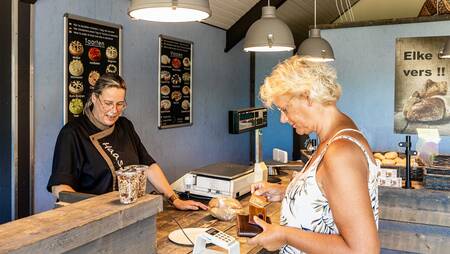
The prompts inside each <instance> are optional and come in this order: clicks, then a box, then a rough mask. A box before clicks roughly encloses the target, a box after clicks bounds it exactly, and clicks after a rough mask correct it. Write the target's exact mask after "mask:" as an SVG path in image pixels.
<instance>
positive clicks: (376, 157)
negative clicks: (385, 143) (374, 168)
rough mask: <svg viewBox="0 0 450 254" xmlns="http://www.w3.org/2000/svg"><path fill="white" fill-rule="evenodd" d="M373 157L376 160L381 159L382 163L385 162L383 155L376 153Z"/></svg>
mask: <svg viewBox="0 0 450 254" xmlns="http://www.w3.org/2000/svg"><path fill="white" fill-rule="evenodd" d="M373 157H375V159H379V160H380V161H382V160H384V159H385V158H384V155H383V154H381V153H374V154H373Z"/></svg>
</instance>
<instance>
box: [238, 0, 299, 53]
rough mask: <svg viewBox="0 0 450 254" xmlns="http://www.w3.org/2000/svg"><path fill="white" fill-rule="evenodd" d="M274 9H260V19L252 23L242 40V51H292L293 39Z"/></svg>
mask: <svg viewBox="0 0 450 254" xmlns="http://www.w3.org/2000/svg"><path fill="white" fill-rule="evenodd" d="M275 11H276V8H275V7H274V6H270V1H268V5H267V6H264V7H263V8H262V16H261V19H259V20H257V21H256V22H255V23H253V24H252V25H251V26H250V28H249V29H248V31H247V34H246V35H245V40H244V51H246V52H249V51H253V52H275V51H291V50H294V47H295V44H294V37H293V36H292V32H291V30H290V29H289V27H288V26H287V25H286V24H285V23H284V22H283V21H281V20H280V19H278V18H277V17H276V15H275Z"/></svg>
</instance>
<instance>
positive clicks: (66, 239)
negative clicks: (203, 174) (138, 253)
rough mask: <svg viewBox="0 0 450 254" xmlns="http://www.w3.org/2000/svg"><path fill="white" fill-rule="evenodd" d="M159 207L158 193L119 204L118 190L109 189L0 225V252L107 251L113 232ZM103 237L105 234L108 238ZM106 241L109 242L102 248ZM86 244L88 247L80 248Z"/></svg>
mask: <svg viewBox="0 0 450 254" xmlns="http://www.w3.org/2000/svg"><path fill="white" fill-rule="evenodd" d="M161 210H162V198H161V197H160V196H155V195H145V196H144V197H142V198H139V199H138V201H137V202H135V203H133V204H129V205H123V204H121V203H120V202H119V193H118V192H110V193H107V194H104V195H100V196H96V197H93V198H89V199H86V200H83V201H80V202H77V203H74V204H71V205H68V206H65V207H61V208H57V209H53V210H50V211H47V212H43V213H39V214H36V215H33V216H30V217H26V218H23V219H20V220H16V221H12V222H9V223H6V224H3V225H0V253H62V252H68V251H73V250H77V249H78V250H79V251H78V253H88V252H89V253H95V252H94V251H93V250H96V248H97V249H102V250H109V249H108V248H112V247H114V244H112V242H114V239H112V238H111V235H113V233H115V232H118V231H120V230H122V229H126V228H127V227H129V226H132V225H135V226H136V224H139V223H141V222H142V221H146V220H147V219H149V218H151V217H155V215H156V214H157V213H158V212H160V211H161ZM150 224H151V223H149V224H146V228H149V229H150V230H151V227H148V225H150ZM153 226H154V225H153ZM136 228H138V227H137V226H136ZM153 230H154V229H153ZM127 233H128V234H130V231H127ZM116 236H118V237H121V235H116ZM103 237H109V238H108V241H106V240H105V239H103ZM96 240H103V243H100V244H98V245H96V246H93V245H95V244H93V243H94V242H95V241H96ZM106 243H108V244H109V243H111V244H110V246H106V247H105V246H104V245H107V244H106ZM88 244H90V245H89V247H88V249H82V247H83V246H85V245H88ZM150 245H151V243H150ZM150 247H152V246H150ZM153 247H154V246H153ZM147 248H149V247H147ZM75 252H77V251H75ZM108 253H115V251H114V252H111V251H110V252H108Z"/></svg>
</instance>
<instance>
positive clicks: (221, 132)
mask: <svg viewBox="0 0 450 254" xmlns="http://www.w3.org/2000/svg"><path fill="white" fill-rule="evenodd" d="M113 3H114V4H113ZM128 5H129V1H111V0H95V1H88V0H58V1H55V0H39V1H37V2H36V4H35V31H36V36H35V44H34V46H35V151H36V153H35V208H36V212H39V211H44V210H47V209H50V208H52V207H53V202H54V200H53V198H52V196H51V195H50V194H49V193H47V191H46V190H45V186H46V184H47V181H48V177H49V175H50V172H51V165H52V157H53V149H54V145H55V141H56V137H57V135H58V132H59V130H60V128H61V127H62V125H63V64H64V63H63V15H64V13H66V12H68V13H71V14H76V15H80V16H84V17H90V18H95V19H99V20H103V21H108V22H113V23H117V24H122V25H123V48H122V53H123V63H122V66H123V69H122V70H123V72H122V73H123V76H124V78H125V80H126V81H127V84H128V87H129V89H128V93H127V101H128V104H129V106H128V108H127V111H126V116H127V117H128V118H129V119H130V120H132V121H133V123H134V125H135V128H136V130H137V132H138V133H139V135H140V137H141V139H142V141H143V143H144V145H145V146H146V147H147V149H148V150H149V152H150V153H151V154H152V156H153V157H154V158H155V159H156V160H157V161H158V162H159V164H160V165H161V166H162V168H163V169H164V171H165V173H166V175H167V176H168V178H169V181H174V180H175V179H177V178H178V177H180V176H182V175H183V174H184V173H185V172H186V171H189V170H191V169H194V168H196V167H200V166H204V165H207V164H210V163H215V162H219V161H232V162H238V163H248V161H249V158H248V151H249V136H248V134H241V135H230V134H228V118H227V117H228V110H230V109H235V108H242V107H248V106H249V104H250V103H249V99H248V98H249V92H248V91H249V83H250V81H249V75H250V74H249V66H250V57H249V55H248V54H247V53H244V52H242V45H241V44H238V45H236V46H235V47H234V48H233V50H231V51H230V52H228V53H224V48H225V31H223V30H220V29H217V28H214V27H211V26H207V25H205V24H200V23H182V24H180V23H177V24H163V23H151V22H145V21H132V20H130V19H129V18H128V16H127V14H126V13H127V8H128ZM159 34H164V35H169V36H173V37H177V38H181V39H186V40H190V41H193V42H194V57H193V60H192V62H193V65H194V66H193V67H194V68H193V125H192V126H191V127H184V128H175V129H166V130H159V129H158V128H157V117H158V116H157V110H158V108H157V107H158V102H157V98H158V96H157V93H158V83H157V82H158V72H157V71H158V70H157V69H158V35H159Z"/></svg>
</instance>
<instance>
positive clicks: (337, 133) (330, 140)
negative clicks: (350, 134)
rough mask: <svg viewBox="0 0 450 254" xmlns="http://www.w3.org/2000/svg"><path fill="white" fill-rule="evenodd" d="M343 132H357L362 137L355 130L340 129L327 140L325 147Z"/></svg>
mask: <svg viewBox="0 0 450 254" xmlns="http://www.w3.org/2000/svg"><path fill="white" fill-rule="evenodd" d="M344 131H354V132H357V133H359V134H361V135H363V134H362V132H361V131H359V130H356V129H352V128H346V129H340V130H339V131H337V132H336V133H335V134H334V135H333V136H332V137H331V138H330V139H329V140H328V142H327V146H328V145H329V144H330V143H331V142H333V140H334V139H335V138H336V137H337V136H338V135H339V134H341V133H342V132H344ZM363 136H364V135H363Z"/></svg>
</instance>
